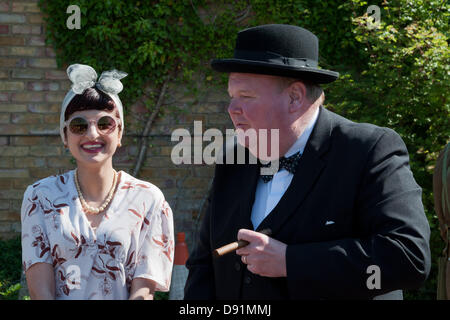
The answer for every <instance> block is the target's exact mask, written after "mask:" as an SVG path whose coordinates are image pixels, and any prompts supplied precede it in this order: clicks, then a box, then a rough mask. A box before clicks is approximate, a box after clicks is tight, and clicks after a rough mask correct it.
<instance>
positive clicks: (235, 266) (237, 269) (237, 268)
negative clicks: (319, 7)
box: [234, 261, 241, 271]
mask: <svg viewBox="0 0 450 320" xmlns="http://www.w3.org/2000/svg"><path fill="white" fill-rule="evenodd" d="M234 269H235V270H236V271H239V270H241V264H240V263H239V262H237V261H236V262H235V263H234Z"/></svg>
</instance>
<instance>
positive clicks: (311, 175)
mask: <svg viewBox="0 0 450 320" xmlns="http://www.w3.org/2000/svg"><path fill="white" fill-rule="evenodd" d="M331 125H332V124H331V120H330V117H329V111H327V110H326V109H324V108H323V107H322V106H321V107H320V113H319V117H318V119H317V122H316V125H315V127H314V129H313V131H312V133H311V136H310V137H309V140H308V142H307V144H306V146H305V150H304V152H303V155H302V157H301V158H300V161H299V164H298V167H297V171H296V173H295V175H294V177H293V179H292V182H291V184H290V185H289V187H288V189H287V190H286V192H285V193H284V195H283V197H282V198H281V199H280V201H279V202H278V204H277V205H276V206H275V208H274V209H273V210H272V212H271V213H270V214H269V215H268V216H267V217H266V218H265V219H264V220H263V221H262V222H261V223H260V225H259V226H258V228H257V231H259V230H262V229H265V228H270V229H271V230H272V234H273V235H276V233H277V232H278V231H279V230H280V228H281V227H282V226H283V224H284V223H285V222H286V220H287V219H288V218H289V216H291V215H292V214H293V213H294V212H296V208H298V207H299V206H300V205H301V203H302V202H303V201H304V199H305V198H306V196H307V195H308V193H309V192H310V190H311V188H312V187H313V186H314V183H315V182H316V181H317V179H318V178H319V176H320V173H321V172H322V170H323V169H324V168H325V166H326V161H325V159H323V155H324V153H325V152H326V151H327V150H328V148H329V144H330V134H331ZM252 204H253V201H252Z"/></svg>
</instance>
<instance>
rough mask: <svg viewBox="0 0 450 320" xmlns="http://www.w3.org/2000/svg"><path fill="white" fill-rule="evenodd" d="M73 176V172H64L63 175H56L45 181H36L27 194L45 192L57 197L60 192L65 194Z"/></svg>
mask: <svg viewBox="0 0 450 320" xmlns="http://www.w3.org/2000/svg"><path fill="white" fill-rule="evenodd" d="M72 175H73V170H71V171H67V172H64V173H62V174H56V175H52V176H49V177H46V178H43V179H40V180H38V181H35V182H34V183H32V184H30V185H29V186H28V187H27V189H26V191H25V193H29V192H33V191H40V192H45V191H48V192H45V193H46V194H47V195H48V196H51V195H56V194H58V193H59V192H63V191H64V190H67V189H66V188H65V185H67V183H68V182H69V180H70V179H71V177H72Z"/></svg>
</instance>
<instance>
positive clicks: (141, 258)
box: [133, 198, 174, 291]
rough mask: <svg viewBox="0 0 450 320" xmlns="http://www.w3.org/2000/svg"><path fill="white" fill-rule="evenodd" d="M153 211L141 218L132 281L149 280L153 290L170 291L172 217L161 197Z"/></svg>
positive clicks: (172, 237)
mask: <svg viewBox="0 0 450 320" xmlns="http://www.w3.org/2000/svg"><path fill="white" fill-rule="evenodd" d="M156 208H157V209H156V210H155V211H151V212H149V213H148V214H147V217H146V219H144V228H143V229H142V231H141V236H140V243H139V248H138V256H137V266H136V269H135V272H134V276H133V279H135V278H146V279H150V280H153V281H155V282H156V288H155V291H169V289H170V280H171V277H172V267H173V258H174V231H173V216H172V210H171V208H170V206H169V204H168V203H167V202H166V201H165V200H164V198H162V200H161V202H160V205H159V206H157V207H156Z"/></svg>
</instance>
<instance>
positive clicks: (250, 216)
mask: <svg viewBox="0 0 450 320" xmlns="http://www.w3.org/2000/svg"><path fill="white" fill-rule="evenodd" d="M318 48H319V46H318V39H317V37H316V36H315V35H314V34H312V33H311V32H309V31H308V30H305V29H303V28H300V27H296V26H290V25H263V26H258V27H254V28H249V29H246V30H243V31H241V32H239V34H238V37H237V42H236V47H235V52H234V58H232V59H222V60H213V62H212V67H213V68H214V69H215V70H217V71H219V72H227V73H229V81H228V93H229V95H230V99H231V100H230V104H229V107H228V113H229V114H230V117H231V119H232V121H233V124H234V126H235V127H236V129H241V130H242V131H243V132H247V131H250V130H256V131H260V130H262V129H266V130H269V136H270V129H278V130H279V131H278V134H279V141H278V142H279V143H278V146H277V147H278V150H277V151H278V154H279V155H280V156H282V157H280V158H277V159H274V158H273V157H272V158H271V155H272V152H270V151H269V153H268V155H269V157H267V156H265V155H263V154H262V153H261V152H260V150H259V149H258V148H253V147H252V146H251V145H250V142H249V140H248V139H246V138H244V139H242V141H240V143H241V144H242V145H244V146H245V147H246V152H247V155H248V156H249V157H250V155H252V156H255V157H256V158H258V159H259V160H261V161H258V163H257V164H254V163H250V162H246V163H245V164H236V163H235V164H229V163H228V164H227V163H225V164H217V165H216V171H215V177H214V182H213V189H212V191H211V195H210V198H209V206H208V210H207V212H206V214H205V216H204V218H203V221H202V226H201V229H200V234H199V239H198V242H197V243H196V247H195V250H194V251H193V252H192V254H191V256H190V257H189V260H188V261H187V264H186V266H187V267H188V269H189V277H188V280H187V283H186V287H185V299H201V300H203V299H208V300H210V299H231V300H235V299H346V298H349V299H402V296H403V295H402V290H403V289H413V288H418V287H419V286H421V285H422V284H423V282H424V281H425V280H426V278H427V276H428V274H429V271H430V248H429V236H430V228H429V225H428V221H427V219H426V216H425V213H424V209H423V205H422V202H421V195H422V193H421V192H422V191H421V188H420V187H419V186H418V185H417V183H416V182H415V180H414V177H413V175H412V172H411V170H410V167H409V156H408V151H407V149H406V146H405V144H404V143H403V141H402V139H401V138H400V137H399V135H398V134H397V133H396V132H395V131H393V130H391V129H388V128H381V127H377V126H375V125H371V124H359V123H355V122H352V121H350V120H347V119H345V118H343V117H341V116H339V115H337V114H335V113H333V112H331V111H328V110H327V109H325V108H324V107H323V102H324V94H323V91H322V89H321V88H320V84H323V83H330V82H333V81H335V80H336V79H337V78H338V73H337V72H333V71H329V70H324V69H319V68H318V52H319V49H318ZM267 141H268V142H270V141H271V139H270V138H268V139H267ZM260 142H261V141H258V143H260ZM266 147H267V148H268V149H269V150H270V149H271V148H272V150H271V151H274V150H273V145H267V146H266ZM236 148H237V147H236ZM228 151H229V150H228ZM274 154H276V152H275V153H274ZM263 160H264V161H263ZM265 160H273V161H277V162H278V163H279V166H278V167H279V170H278V171H277V172H276V173H274V174H272V175H267V174H265V175H262V174H261V172H262V170H261V169H262V168H263V167H264V166H267V164H266V161H265ZM263 229H270V230H271V234H270V236H268V235H265V234H263V233H261V232H259V231H261V230H263ZM237 239H239V240H245V241H248V242H249V244H248V245H247V246H245V247H243V248H240V249H238V250H237V251H235V252H232V253H229V254H226V255H223V256H220V257H213V254H212V253H213V251H214V249H216V248H218V247H221V246H223V245H225V244H227V243H230V242H233V241H236V240H237Z"/></svg>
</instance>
